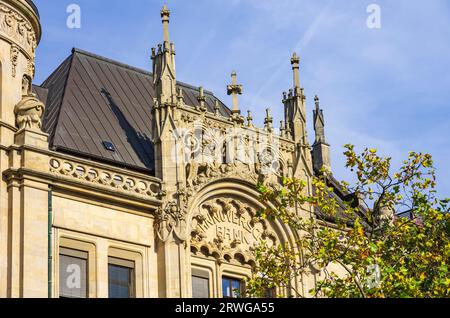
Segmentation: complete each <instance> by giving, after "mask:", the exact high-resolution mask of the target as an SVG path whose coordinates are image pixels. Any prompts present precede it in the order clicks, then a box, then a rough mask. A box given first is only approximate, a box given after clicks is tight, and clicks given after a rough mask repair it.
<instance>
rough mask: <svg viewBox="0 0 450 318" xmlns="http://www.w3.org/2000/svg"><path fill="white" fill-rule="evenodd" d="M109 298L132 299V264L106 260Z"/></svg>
mask: <svg viewBox="0 0 450 318" xmlns="http://www.w3.org/2000/svg"><path fill="white" fill-rule="evenodd" d="M108 263H109V264H108V291H109V298H134V297H135V287H134V286H135V283H134V280H135V277H134V276H135V274H134V262H132V261H127V260H122V259H119V258H113V257H109V258H108Z"/></svg>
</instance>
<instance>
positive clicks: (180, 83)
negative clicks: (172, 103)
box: [72, 47, 215, 97]
mask: <svg viewBox="0 0 450 318" xmlns="http://www.w3.org/2000/svg"><path fill="white" fill-rule="evenodd" d="M75 53H79V54H82V55H86V56H88V57H92V58H95V59H97V60H100V61H103V62H106V63H111V64H114V65H117V66H120V67H123V68H126V69H128V70H130V71H134V72H137V73H141V74H145V75H148V76H153V73H152V72H149V71H147V70H144V69H142V68H139V67H136V66H132V65H129V64H125V63H123V62H120V61H117V60H113V59H110V58H108V57H105V56H102V55H98V54H95V53H92V52H89V51H85V50H82V49H79V48H76V47H74V48H72V54H75ZM177 84H178V85H180V86H183V87H185V88H190V89H197V90H198V89H199V88H200V86H195V85H191V84H187V83H185V82H181V81H177ZM204 93H205V94H209V95H211V96H214V97H215V95H214V92H212V91H209V90H207V89H205V90H204Z"/></svg>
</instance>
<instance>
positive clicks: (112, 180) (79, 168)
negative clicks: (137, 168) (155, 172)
mask: <svg viewBox="0 0 450 318" xmlns="http://www.w3.org/2000/svg"><path fill="white" fill-rule="evenodd" d="M49 165H50V172H51V173H53V174H56V175H59V176H62V177H64V178H67V179H68V180H71V181H74V182H81V183H84V184H92V185H94V186H103V187H106V188H109V189H110V190H112V189H114V190H115V191H120V192H123V193H125V194H134V195H139V196H141V197H143V198H157V197H158V196H159V195H160V188H161V186H160V184H159V183H158V182H156V181H152V180H145V179H143V178H138V177H135V176H131V175H126V174H124V173H122V172H117V171H114V170H113V169H103V168H100V167H96V166H94V165H87V164H84V163H81V162H76V161H71V160H67V159H63V158H56V157H53V158H51V159H50V162H49Z"/></svg>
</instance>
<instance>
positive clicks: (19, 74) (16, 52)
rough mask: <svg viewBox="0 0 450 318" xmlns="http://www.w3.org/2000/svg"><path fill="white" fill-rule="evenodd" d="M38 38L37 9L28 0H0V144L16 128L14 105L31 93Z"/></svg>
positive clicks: (10, 139)
mask: <svg viewBox="0 0 450 318" xmlns="http://www.w3.org/2000/svg"><path fill="white" fill-rule="evenodd" d="M40 38H41V24H40V21H39V13H38V10H37V8H36V7H35V5H34V4H33V2H32V1H31V0H0V126H1V133H0V136H1V145H2V146H9V145H10V144H11V143H13V135H14V134H13V132H14V131H15V128H19V127H18V126H20V125H18V124H17V122H16V116H15V112H14V107H15V106H16V105H17V104H18V103H19V102H20V101H21V100H22V96H28V95H31V94H32V92H31V82H32V80H33V78H34V66H35V51H36V48H37V45H38V44H39V40H40Z"/></svg>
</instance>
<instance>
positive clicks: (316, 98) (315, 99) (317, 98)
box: [314, 95, 320, 109]
mask: <svg viewBox="0 0 450 318" xmlns="http://www.w3.org/2000/svg"><path fill="white" fill-rule="evenodd" d="M314 102H315V103H316V109H320V99H319V96H317V95H316V96H315V97H314Z"/></svg>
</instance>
